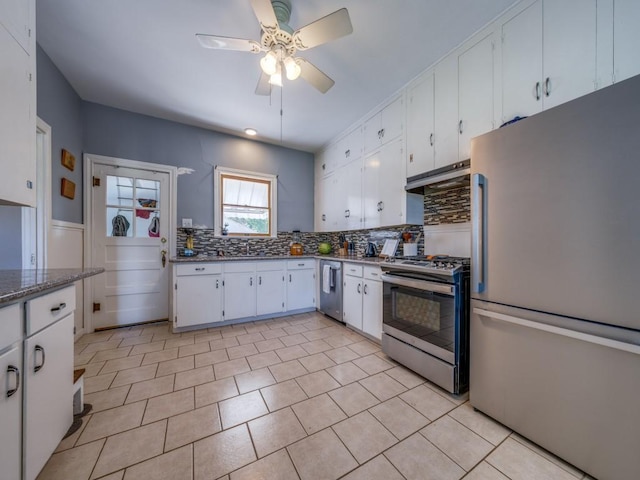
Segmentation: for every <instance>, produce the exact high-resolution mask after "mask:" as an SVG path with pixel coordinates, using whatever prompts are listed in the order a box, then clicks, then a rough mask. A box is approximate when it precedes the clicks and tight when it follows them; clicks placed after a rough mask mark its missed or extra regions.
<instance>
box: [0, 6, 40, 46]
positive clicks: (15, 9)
mask: <svg viewBox="0 0 640 480" xmlns="http://www.w3.org/2000/svg"><path fill="white" fill-rule="evenodd" d="M34 10H35V0H3V1H2V2H0V24H2V25H4V27H5V28H6V29H7V30H8V31H9V33H11V36H12V37H13V38H15V39H16V41H17V42H18V43H19V44H20V45H21V46H22V48H23V49H24V51H25V52H27V53H28V54H31V51H32V50H31V38H32V37H33V36H34V34H35V30H33V28H32V26H31V21H32V20H31V19H32V15H33V12H34Z"/></svg>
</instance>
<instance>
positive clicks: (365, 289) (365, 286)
mask: <svg viewBox="0 0 640 480" xmlns="http://www.w3.org/2000/svg"><path fill="white" fill-rule="evenodd" d="M364 294H365V295H366V294H367V284H366V283H365V284H364Z"/></svg>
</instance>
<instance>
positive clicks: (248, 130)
mask: <svg viewBox="0 0 640 480" xmlns="http://www.w3.org/2000/svg"><path fill="white" fill-rule="evenodd" d="M244 133H246V134H247V135H249V136H250V137H255V136H256V135H257V134H258V131H257V130H256V129H255V128H245V129H244Z"/></svg>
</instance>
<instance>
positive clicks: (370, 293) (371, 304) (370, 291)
mask: <svg viewBox="0 0 640 480" xmlns="http://www.w3.org/2000/svg"><path fill="white" fill-rule="evenodd" d="M362 293H363V296H362V331H363V332H364V333H368V334H369V335H371V336H372V337H374V338H377V339H378V340H380V339H382V282H377V281H375V280H365V283H364V287H362Z"/></svg>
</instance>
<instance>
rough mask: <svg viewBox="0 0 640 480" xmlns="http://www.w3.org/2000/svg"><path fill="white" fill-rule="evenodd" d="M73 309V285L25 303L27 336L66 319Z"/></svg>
mask: <svg viewBox="0 0 640 480" xmlns="http://www.w3.org/2000/svg"><path fill="white" fill-rule="evenodd" d="M75 309H76V287H75V285H70V286H68V287H66V288H63V289H62V290H58V291H57V292H53V293H49V294H47V295H42V296H41V297H37V298H34V299H33V300H29V301H28V302H27V336H29V335H33V334H34V333H36V332H38V331H40V330H42V329H43V328H45V327H47V326H49V325H51V324H52V323H54V322H56V321H57V320H59V319H61V318H64V317H66V316H67V315H69V314H70V313H72V312H73V311H74V310H75Z"/></svg>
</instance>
